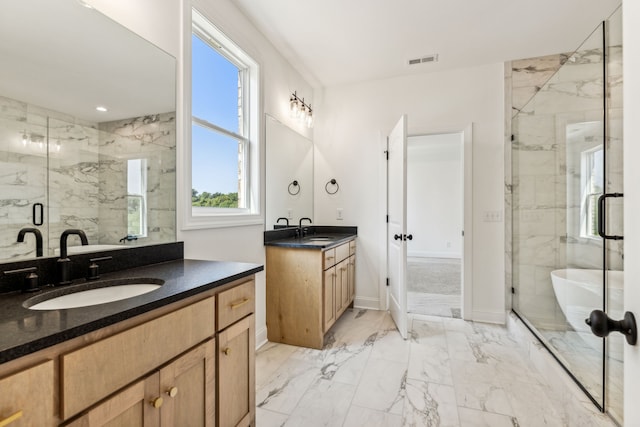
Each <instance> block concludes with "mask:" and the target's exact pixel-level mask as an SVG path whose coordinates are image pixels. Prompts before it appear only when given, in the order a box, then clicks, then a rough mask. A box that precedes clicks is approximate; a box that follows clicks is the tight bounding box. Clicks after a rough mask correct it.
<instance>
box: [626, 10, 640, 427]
mask: <svg viewBox="0 0 640 427" xmlns="http://www.w3.org/2000/svg"><path fill="white" fill-rule="evenodd" d="M622 19H623V22H622V28H623V34H624V35H623V46H624V47H623V57H624V61H623V63H624V71H623V75H624V116H625V120H624V182H625V186H624V235H625V236H624V237H625V239H624V255H625V257H624V261H625V263H624V293H625V298H624V306H625V307H624V308H625V310H628V311H631V312H632V313H634V315H635V316H636V319H639V320H640V280H639V278H640V221H639V220H638V212H640V186H639V185H638V184H637V183H638V182H640V168H638V159H640V145H639V144H638V141H640V127H638V123H637V122H636V121H635V120H633V118H635V117H639V116H640V43H638V40H640V27H639V26H638V25H637V23H638V22H639V21H640V2H637V1H625V2H624V3H623V18H622ZM638 378H640V345H638V344H636V345H635V346H634V347H632V346H629V345H625V353H624V396H625V399H624V424H625V425H627V426H639V425H640V409H638V402H637V400H638V399H637V397H638V396H640V382H638Z"/></svg>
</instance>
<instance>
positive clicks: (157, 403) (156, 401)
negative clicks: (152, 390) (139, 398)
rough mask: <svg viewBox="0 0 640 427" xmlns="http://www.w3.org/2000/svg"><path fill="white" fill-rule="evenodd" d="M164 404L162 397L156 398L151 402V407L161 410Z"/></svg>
mask: <svg viewBox="0 0 640 427" xmlns="http://www.w3.org/2000/svg"><path fill="white" fill-rule="evenodd" d="M163 402H164V400H162V398H161V397H156V398H155V399H153V400H152V401H151V402H149V403H151V406H153V407H154V408H156V409H159V408H160V407H161V406H162V403H163Z"/></svg>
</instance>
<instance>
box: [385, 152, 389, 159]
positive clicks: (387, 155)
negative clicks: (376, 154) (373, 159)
mask: <svg viewBox="0 0 640 427" xmlns="http://www.w3.org/2000/svg"><path fill="white" fill-rule="evenodd" d="M384 156H385V157H386V158H387V160H389V150H384Z"/></svg>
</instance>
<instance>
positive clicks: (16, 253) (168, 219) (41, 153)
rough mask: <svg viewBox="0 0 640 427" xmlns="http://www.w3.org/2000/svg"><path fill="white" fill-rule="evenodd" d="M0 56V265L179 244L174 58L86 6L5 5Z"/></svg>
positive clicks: (50, 2) (10, 1)
mask: <svg viewBox="0 0 640 427" xmlns="http://www.w3.org/2000/svg"><path fill="white" fill-rule="evenodd" d="M0 58H2V67H0V171H1V172H0V222H1V224H2V227H1V228H0V261H4V262H8V261H17V260H24V259H29V258H33V257H35V256H36V255H37V254H36V244H35V235H34V234H33V233H27V235H26V237H25V239H24V240H25V241H24V242H23V243H19V242H17V236H18V234H19V231H20V230H21V229H23V228H32V229H37V230H38V231H39V232H40V234H41V235H42V237H43V248H44V250H43V255H44V256H56V255H57V254H58V252H59V250H58V249H59V239H60V234H61V233H62V231H63V230H65V229H69V228H78V229H81V230H83V231H84V232H85V233H86V235H87V237H88V240H89V245H88V246H85V247H82V248H81V247H79V246H75V245H79V243H80V242H79V240H77V239H76V238H75V237H74V238H70V239H69V245H70V246H73V248H70V249H69V253H70V254H72V253H74V252H75V253H78V252H81V251H83V252H86V251H92V250H94V251H97V250H108V249H116V248H123V247H127V246H133V245H136V246H140V245H147V244H155V243H165V242H173V241H175V239H176V231H175V230H176V227H175V200H176V197H175V169H176V158H175V147H176V128H175V110H176V102H175V99H176V96H175V93H176V92H175V70H176V61H175V58H173V57H172V56H171V55H169V54H167V53H166V52H164V51H162V50H161V49H159V48H157V47H156V46H154V45H153V44H151V43H149V42H148V41H146V40H144V39H142V38H141V37H139V36H138V35H136V34H134V33H132V32H131V31H129V30H127V29H126V28H124V27H122V26H121V25H120V24H118V23H116V22H114V21H113V20H111V19H110V18H108V17H106V16H104V15H102V14H101V13H100V12H98V11H97V10H95V9H93V8H91V7H90V6H89V5H87V4H85V3H84V2H83V1H81V0H47V1H39V0H4V1H2V2H1V3H0ZM127 237H128V238H127Z"/></svg>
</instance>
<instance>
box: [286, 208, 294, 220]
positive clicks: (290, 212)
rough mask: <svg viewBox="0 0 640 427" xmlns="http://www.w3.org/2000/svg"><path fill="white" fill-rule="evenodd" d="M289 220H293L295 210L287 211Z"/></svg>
mask: <svg viewBox="0 0 640 427" xmlns="http://www.w3.org/2000/svg"><path fill="white" fill-rule="evenodd" d="M287 218H289V219H293V209H291V208H289V209H287Z"/></svg>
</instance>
